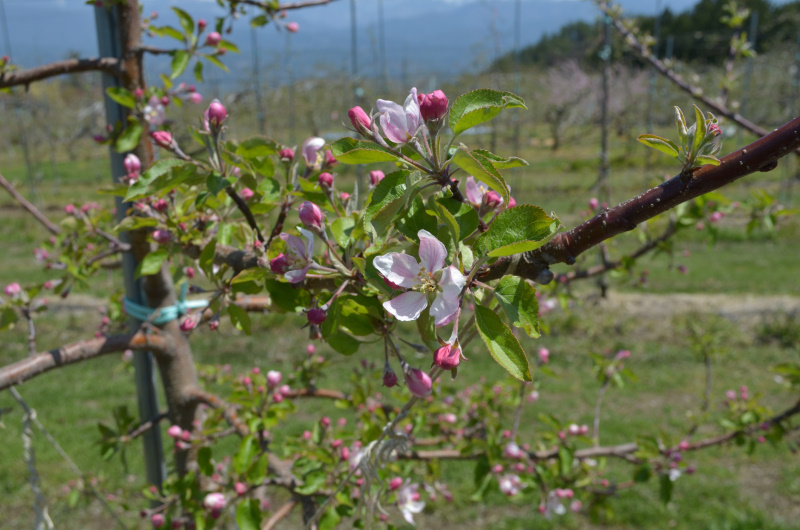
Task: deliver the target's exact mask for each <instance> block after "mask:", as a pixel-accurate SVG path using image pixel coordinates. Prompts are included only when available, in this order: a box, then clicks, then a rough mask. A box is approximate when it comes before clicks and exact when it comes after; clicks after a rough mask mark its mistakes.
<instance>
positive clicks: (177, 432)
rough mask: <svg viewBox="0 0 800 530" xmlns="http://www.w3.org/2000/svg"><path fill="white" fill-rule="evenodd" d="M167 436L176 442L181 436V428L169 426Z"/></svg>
mask: <svg viewBox="0 0 800 530" xmlns="http://www.w3.org/2000/svg"><path fill="white" fill-rule="evenodd" d="M167 434H168V435H169V436H170V437H171V438H175V439H176V440H177V439H178V438H180V437H181V434H183V429H181V428H180V427H179V426H177V425H171V426H170V428H169V429H167Z"/></svg>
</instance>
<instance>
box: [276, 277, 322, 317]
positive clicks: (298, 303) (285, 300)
mask: <svg viewBox="0 0 800 530" xmlns="http://www.w3.org/2000/svg"><path fill="white" fill-rule="evenodd" d="M266 286H267V292H269V296H270V299H271V300H272V303H273V304H274V305H276V306H277V307H279V308H280V309H283V310H284V311H287V312H290V313H295V312H297V311H300V310H302V309H303V308H305V307H308V304H310V303H311V295H310V294H309V293H308V291H307V290H305V289H301V288H298V287H294V286H292V284H290V283H285V282H279V281H277V280H267V281H266Z"/></svg>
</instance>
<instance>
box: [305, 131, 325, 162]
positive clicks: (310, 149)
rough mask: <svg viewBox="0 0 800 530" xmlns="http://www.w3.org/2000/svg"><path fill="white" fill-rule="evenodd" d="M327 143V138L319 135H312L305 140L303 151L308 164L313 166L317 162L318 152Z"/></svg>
mask: <svg viewBox="0 0 800 530" xmlns="http://www.w3.org/2000/svg"><path fill="white" fill-rule="evenodd" d="M324 145H325V139H324V138H320V137H318V136H312V137H310V138H308V139H306V141H305V142H303V147H302V148H301V151H302V153H303V158H304V159H305V161H306V165H309V166H313V165H315V164H316V163H317V152H318V151H319V150H320V149H322V146H324Z"/></svg>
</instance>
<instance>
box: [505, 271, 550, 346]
mask: <svg viewBox="0 0 800 530" xmlns="http://www.w3.org/2000/svg"><path fill="white" fill-rule="evenodd" d="M494 295H495V297H496V298H497V301H498V302H500V307H502V308H503V310H504V311H505V312H506V315H507V316H508V319H509V320H510V321H511V324H513V325H514V326H516V327H518V328H522V329H524V330H525V333H527V334H528V336H529V337H533V338H535V339H537V338H539V336H540V333H539V302H538V301H537V300H536V289H534V288H533V286H531V285H530V284H529V283H528V282H526V281H525V280H523V279H522V278H519V277H517V276H505V277H503V279H502V280H500V282H499V283H498V284H497V287H495V290H494Z"/></svg>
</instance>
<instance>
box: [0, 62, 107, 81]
mask: <svg viewBox="0 0 800 530" xmlns="http://www.w3.org/2000/svg"><path fill="white" fill-rule="evenodd" d="M98 71H99V72H105V73H107V74H111V75H113V76H120V75H121V73H120V62H119V60H118V59H116V58H114V57H100V58H93V59H67V60H65V61H58V62H55V63H49V64H44V65H42V66H37V67H35V68H29V69H27V70H19V71H16V72H5V73H0V88H9V87H13V86H19V85H25V86H26V87H27V86H28V85H30V84H31V83H35V82H36V81H42V80H43V79H47V78H50V77H56V76H59V75H64V74H77V73H80V72H98Z"/></svg>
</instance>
